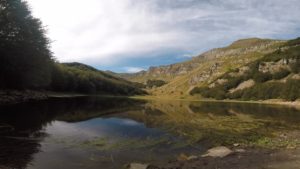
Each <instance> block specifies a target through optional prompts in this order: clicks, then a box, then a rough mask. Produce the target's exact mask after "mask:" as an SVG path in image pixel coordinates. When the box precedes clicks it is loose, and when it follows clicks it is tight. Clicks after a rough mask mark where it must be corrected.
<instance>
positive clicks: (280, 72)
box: [272, 69, 291, 80]
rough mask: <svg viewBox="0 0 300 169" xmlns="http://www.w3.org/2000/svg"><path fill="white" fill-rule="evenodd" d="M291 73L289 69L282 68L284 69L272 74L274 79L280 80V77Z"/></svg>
mask: <svg viewBox="0 0 300 169" xmlns="http://www.w3.org/2000/svg"><path fill="white" fill-rule="evenodd" d="M290 73H291V72H290V71H289V70H286V69H282V70H280V71H278V72H276V73H274V74H272V79H275V80H279V79H282V78H285V77H287V76H288V75H289V74H290Z"/></svg>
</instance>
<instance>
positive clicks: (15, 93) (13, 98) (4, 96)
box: [0, 90, 49, 105]
mask: <svg viewBox="0 0 300 169" xmlns="http://www.w3.org/2000/svg"><path fill="white" fill-rule="evenodd" d="M48 98H49V96H48V94H47V92H45V91H33V90H23V91H19V90H0V105H7V104H16V103H21V102H28V101H33V100H45V99H48Z"/></svg>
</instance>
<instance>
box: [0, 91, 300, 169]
mask: <svg viewBox="0 0 300 169" xmlns="http://www.w3.org/2000/svg"><path fill="white" fill-rule="evenodd" d="M299 123H300V112H299V111H298V110H296V109H293V108H287V107H281V106H268V105H257V104H236V103H235V104H234V103H205V102H183V101H173V102H167V101H149V102H146V101H141V100H133V99H125V98H100V97H78V98H56V99H54V98H53V99H50V100H47V101H40V102H32V103H26V104H25V103H23V104H18V105H11V106H3V107H0V168H17V169H19V168H20V169H23V168H24V169H25V168H30V169H34V168H43V169H47V168H49V169H50V168H75V169H76V168H99V166H102V167H104V166H105V168H108V169H109V168H120V167H121V166H122V165H124V164H125V163H128V162H132V161H141V162H143V161H144V162H160V161H165V160H166V159H173V158H175V157H176V156H177V155H178V154H179V153H181V152H184V151H185V152H196V153H200V152H201V151H204V150H205V149H206V147H209V146H212V145H218V144H222V145H224V144H232V143H235V142H239V143H245V144H247V143H253V144H258V143H260V140H261V139H262V138H263V139H265V138H271V137H274V135H276V134H278V133H279V134H280V133H281V132H286V131H288V130H297V131H298V130H299V128H300V127H299V126H300V125H299ZM258 145H259V144H258Z"/></svg>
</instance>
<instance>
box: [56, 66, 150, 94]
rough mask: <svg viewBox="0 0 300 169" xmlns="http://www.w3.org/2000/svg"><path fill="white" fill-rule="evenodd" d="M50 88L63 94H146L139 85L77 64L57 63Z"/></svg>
mask: <svg viewBox="0 0 300 169" xmlns="http://www.w3.org/2000/svg"><path fill="white" fill-rule="evenodd" d="M50 86H51V89H50V90H54V91H62V92H80V93H91V94H112V95H142V94H145V93H146V92H145V91H143V90H142V89H141V88H140V87H139V86H138V84H137V83H134V82H129V81H127V80H125V79H122V78H119V77H115V76H113V75H111V74H108V73H106V72H104V71H100V70H97V69H95V68H93V67H91V66H88V65H85V64H82V63H77V62H74V63H61V64H60V63H56V64H55V65H54V68H53V72H52V83H51V85H50Z"/></svg>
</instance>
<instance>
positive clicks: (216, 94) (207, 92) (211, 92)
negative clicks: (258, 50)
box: [190, 87, 226, 100]
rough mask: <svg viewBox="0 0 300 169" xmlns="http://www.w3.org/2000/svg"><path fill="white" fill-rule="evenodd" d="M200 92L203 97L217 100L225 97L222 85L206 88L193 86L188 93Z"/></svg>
mask: <svg viewBox="0 0 300 169" xmlns="http://www.w3.org/2000/svg"><path fill="white" fill-rule="evenodd" d="M198 93H199V94H201V96H202V97H205V98H215V99H217V100H222V99H225V98H226V92H225V91H224V89H223V88H222V87H215V88H208V87H195V88H194V89H193V90H192V91H191V92H190V94H191V95H194V94H198Z"/></svg>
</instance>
